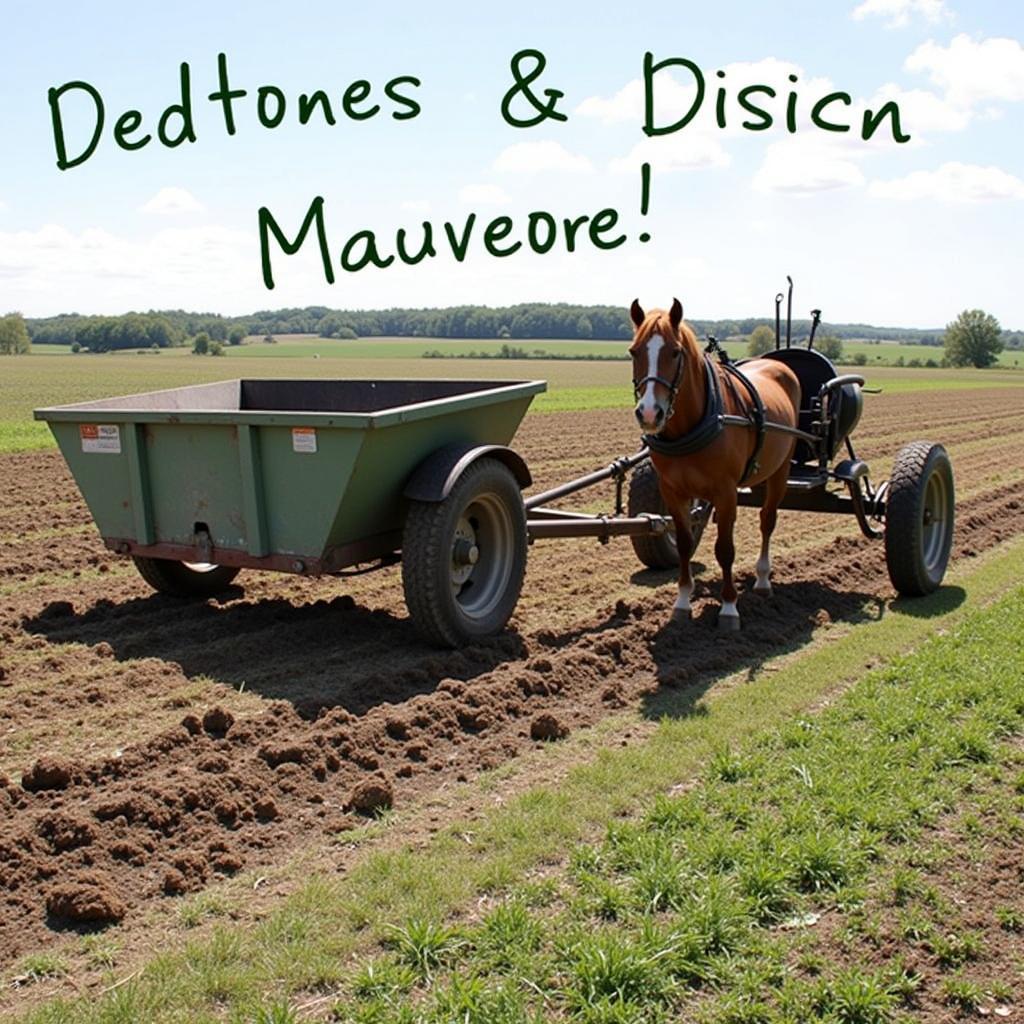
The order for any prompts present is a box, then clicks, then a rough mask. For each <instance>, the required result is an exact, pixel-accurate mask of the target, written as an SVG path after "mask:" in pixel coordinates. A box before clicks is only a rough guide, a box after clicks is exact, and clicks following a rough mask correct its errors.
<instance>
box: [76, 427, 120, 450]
mask: <svg viewBox="0 0 1024 1024" xmlns="http://www.w3.org/2000/svg"><path fill="white" fill-rule="evenodd" d="M78 433H79V435H80V436H81V438H82V451H83V452H104V453H106V454H108V455H120V454H121V428H120V427H118V426H115V425H114V424H103V423H82V424H81V425H80V426H79V428H78Z"/></svg>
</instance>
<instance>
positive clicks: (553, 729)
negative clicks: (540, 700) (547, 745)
mask: <svg viewBox="0 0 1024 1024" xmlns="http://www.w3.org/2000/svg"><path fill="white" fill-rule="evenodd" d="M568 735H569V727H568V726H567V725H565V724H564V723H563V722H562V721H561V719H559V718H558V717H557V716H555V715H552V714H551V713H550V712H547V711H544V712H542V713H541V714H539V715H536V716H535V717H534V719H533V721H531V722H530V738H531V739H534V740H561V739H565V737H566V736H568Z"/></svg>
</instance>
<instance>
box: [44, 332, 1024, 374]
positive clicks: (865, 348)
mask: <svg viewBox="0 0 1024 1024" xmlns="http://www.w3.org/2000/svg"><path fill="white" fill-rule="evenodd" d="M502 345H510V346H512V347H514V348H523V349H526V350H527V351H528V352H530V353H531V354H532V353H534V352H544V353H548V354H551V355H555V356H563V357H564V356H577V357H578V356H591V355H595V356H604V357H613V358H620V359H623V360H624V359H625V358H626V347H627V346H626V342H625V341H624V340H623V341H572V340H565V341H558V340H554V341H548V340H546V339H526V340H524V339H515V338H510V339H508V340H506V341H501V340H495V339H493V338H486V339H473V338H470V339H465V340H455V341H453V340H451V339H450V338H374V339H365V338H361V339H359V340H358V341H342V340H339V339H332V338H317V337H315V336H313V335H308V334H301V335H282V337H281V338H280V339H279V340H278V341H277V342H276V343H275V344H272V345H268V344H266V343H265V342H264V341H263V339H262V338H260V337H250V338H247V339H246V343H245V344H244V345H242V346H241V347H235V348H231V349H230V352H231V353H232V354H233V355H237V356H238V357H239V358H244V359H260V358H271V359H292V358H312V357H313V356H319V357H320V358H321V359H326V358H344V359H403V358H404V359H418V358H422V357H423V354H424V353H425V352H441V353H442V354H443V355H445V356H459V355H465V354H466V353H468V352H487V353H492V354H496V353H498V352H499V351H500V350H501V347H502ZM725 349H726V351H727V352H728V353H729V355H730V356H733V357H734V358H739V357H740V356H745V355H746V343H745V342H742V341H727V342H725ZM33 352H34V353H35V354H39V355H58V354H67V352H68V348H67V346H64V345H36V346H35V347H34V349H33ZM861 353H863V355H864V356H865V358H866V359H867V360H868V364H867V365H869V366H870V365H872V364H876V363H877V364H879V365H891V364H893V363H895V362H896V361H897V360H899V359H900V358H902V359H903V360H904V362H910V360H911V359H918V360H920V361H921V362H922V363H923V362H925V361H926V360H928V359H933V360H935V361H936V362H939V361H940V360H941V359H942V349H941V348H936V347H933V346H930V345H903V344H899V343H898V342H891V341H883V342H880V343H877V344H876V343H874V342H870V341H858V340H852V341H845V342H843V361H844V363H845V362H852V360H853V359H854V358H855V357H856V356H858V355H859V354H861ZM161 355H162V356H170V357H173V358H180V357H182V356H188V355H191V352H190V350H189V349H188V348H179V349H166V350H164V351H163V352H162V353H161ZM998 365H999V366H1000V367H1006V368H1008V369H1012V368H1015V367H1016V368H1024V352H1021V351H1020V350H1013V351H1009V350H1007V351H1005V352H1002V353H1001V354H1000V357H999V364H998Z"/></svg>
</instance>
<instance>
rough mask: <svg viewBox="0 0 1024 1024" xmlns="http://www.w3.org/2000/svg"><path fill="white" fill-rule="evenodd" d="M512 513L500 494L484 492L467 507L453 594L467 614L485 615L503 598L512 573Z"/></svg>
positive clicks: (454, 561)
mask: <svg viewBox="0 0 1024 1024" xmlns="http://www.w3.org/2000/svg"><path fill="white" fill-rule="evenodd" d="M513 547H514V540H513V525H512V516H511V515H510V513H509V511H508V509H507V508H506V507H505V503H504V502H503V501H502V500H501V498H500V497H498V496H497V495H496V494H490V493H488V494H480V495H477V496H476V497H474V498H473V500H472V501H471V502H470V503H469V504H468V505H467V506H466V508H465V509H464V510H463V512H462V515H460V516H459V520H458V523H457V524H456V527H455V534H454V537H453V538H452V550H451V557H450V578H451V587H452V596H453V597H454V598H455V601H456V604H457V605H458V606H459V609H460V610H461V611H462V613H463V614H464V615H466V616H467V617H468V618H471V619H482V618H484V617H486V616H487V615H489V614H490V613H491V612H492V611H493V610H494V608H495V607H496V606H497V605H498V603H499V602H500V601H501V599H502V597H503V595H504V594H505V592H506V590H507V587H508V583H509V580H510V579H511V576H512V555H511V553H512V550H513Z"/></svg>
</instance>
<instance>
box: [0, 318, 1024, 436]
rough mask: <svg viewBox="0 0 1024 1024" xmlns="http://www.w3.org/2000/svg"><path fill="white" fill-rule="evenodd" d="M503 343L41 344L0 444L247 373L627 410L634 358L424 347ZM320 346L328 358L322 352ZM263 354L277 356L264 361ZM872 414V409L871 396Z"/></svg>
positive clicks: (891, 377) (593, 345) (909, 374)
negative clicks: (91, 349)
mask: <svg viewBox="0 0 1024 1024" xmlns="http://www.w3.org/2000/svg"><path fill="white" fill-rule="evenodd" d="M537 344H538V345H543V346H544V347H545V349H546V350H547V351H549V352H557V353H566V352H573V351H575V352H580V351H584V352H598V353H601V352H621V351H622V350H623V348H624V346H623V345H622V344H621V343H619V342H577V341H559V342H539V343H537ZM500 345H501V342H485V341H461V342H460V341H438V340H435V339H418V340H417V339H383V340H379V341H372V342H367V341H358V342H344V341H324V340H322V339H321V340H315V339H312V340H311V339H309V338H304V339H300V340H294V341H292V340H286V341H282V342H279V343H278V344H276V345H265V344H263V343H262V342H257V343H254V344H252V345H246V346H243V347H241V348H230V349H228V350H227V354H226V355H224V356H222V357H218V358H212V357H199V356H193V355H192V354H191V353H190V352H189V351H188V350H187V349H167V350H163V351H161V352H160V353H159V354H158V355H150V354H148V353H146V354H139V353H131V352H126V353H116V354H107V355H96V356H93V355H85V354H80V355H76V356H73V355H70V354H68V351H67V349H66V348H62V347H60V346H42V345H41V346H37V347H36V349H35V350H34V351H33V354H32V355H31V356H27V357H25V356H20V357H5V358H4V359H3V360H2V367H3V372H2V373H0V451H23V450H28V449H33V448H42V447H49V446H50V445H51V444H52V441H51V438H50V433H49V430H48V429H47V427H46V425H45V424H43V423H36V422H34V421H33V420H32V410H33V409H34V408H37V407H39V406H44V405H62V404H65V403H69V402H76V401H87V400H89V399H95V398H104V397H110V396H112V395H120V394H131V393H133V392H137V391H151V390H155V389H158V388H173V387H182V386H184V385H188V384H199V383H203V382H206V381H213V380H224V379H229V378H231V377H242V376H248V377H371V378H372V377H456V378H466V377H478V378H488V377H493V378H496V379H505V380H508V379H535V378H540V379H543V380H546V381H547V382H548V392H547V393H546V394H543V395H539V396H538V397H537V398H536V399H535V400H534V404H533V407H532V408H533V410H534V411H536V412H542V413H543V412H556V411H581V410H586V409H613V408H616V407H618V406H621V407H622V408H623V409H626V408H627V407H628V405H629V402H630V400H631V392H630V374H629V368H628V366H627V365H626V363H625V361H622V362H618V361H616V362H571V361H565V360H545V359H531V360H528V361H521V360H508V359H487V360H477V359H423V358H422V357H421V356H420V353H421V352H422V351H424V350H427V349H434V348H438V349H441V350H442V351H449V352H459V351H462V352H467V351H472V350H473V349H476V350H477V351H480V350H481V349H484V348H488V349H489V350H492V351H494V350H497V349H498V348H500ZM527 345H528V346H529V345H530V343H527ZM735 347H737V348H738V347H739V346H735ZM866 347H867V348H871V349H874V348H878V347H879V346H866ZM54 349H56V350H57V351H53V350H54ZM314 355H319V356H320V358H319V359H316V358H313V356H314ZM261 356H267V357H269V360H268V361H264V360H261V359H260V357H261ZM864 370H865V375H866V376H867V377H868V383H869V385H870V384H873V385H876V386H881V387H884V388H885V389H886V391H889V392H904V391H906V392H910V391H922V390H924V391H927V390H943V391H944V390H950V389H953V390H962V389H968V388H985V387H1014V386H1016V387H1021V388H1022V389H1024V377H1022V376H1021V375H1020V374H1018V373H1014V372H1009V371H1002V372H1000V371H997V370H925V369H897V368H889V367H874V368H872V367H871V366H870V365H868V366H867V367H865V368H864ZM869 402H870V398H869ZM868 413H869V415H870V405H869V407H868Z"/></svg>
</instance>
